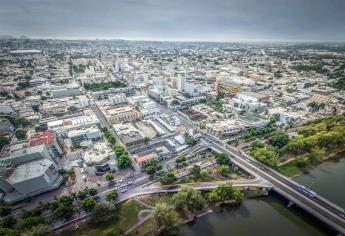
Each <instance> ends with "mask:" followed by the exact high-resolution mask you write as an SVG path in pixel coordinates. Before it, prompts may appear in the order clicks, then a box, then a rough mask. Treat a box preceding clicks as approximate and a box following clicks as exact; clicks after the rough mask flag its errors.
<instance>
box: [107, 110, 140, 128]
mask: <svg viewBox="0 0 345 236" xmlns="http://www.w3.org/2000/svg"><path fill="white" fill-rule="evenodd" d="M102 112H103V114H104V115H105V117H106V118H107V120H108V122H109V123H111V124H119V123H125V122H130V121H135V120H139V119H142V118H143V114H142V113H141V112H139V111H137V110H136V109H134V108H133V107H131V106H121V107H104V108H102Z"/></svg>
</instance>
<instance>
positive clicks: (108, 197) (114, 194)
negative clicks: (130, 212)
mask: <svg viewBox="0 0 345 236" xmlns="http://www.w3.org/2000/svg"><path fill="white" fill-rule="evenodd" d="M117 197H118V193H117V191H116V190H113V191H111V192H110V193H108V194H107V195H106V196H105V199H106V200H107V201H108V202H113V201H115V200H116V199H117Z"/></svg>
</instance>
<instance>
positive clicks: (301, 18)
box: [0, 0, 345, 41]
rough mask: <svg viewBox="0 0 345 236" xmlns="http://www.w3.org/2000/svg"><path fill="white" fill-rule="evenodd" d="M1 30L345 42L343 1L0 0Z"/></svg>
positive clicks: (33, 33)
mask: <svg viewBox="0 0 345 236" xmlns="http://www.w3.org/2000/svg"><path fill="white" fill-rule="evenodd" d="M0 34H2V35H5V34H11V35H14V36H20V35H27V36H31V37H40V38H123V39H155V40H198V41H237V40H315V41H319V40H321V41H324V40H337V41H345V0H0Z"/></svg>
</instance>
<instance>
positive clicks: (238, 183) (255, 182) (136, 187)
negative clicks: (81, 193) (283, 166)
mask: <svg viewBox="0 0 345 236" xmlns="http://www.w3.org/2000/svg"><path fill="white" fill-rule="evenodd" d="M221 183H231V185H232V186H233V187H235V188H246V187H256V188H271V185H270V183H268V182H267V181H265V180H264V179H262V178H256V179H251V180H235V181H214V182H206V183H196V184H181V185H179V184H178V185H168V186H150V187H143V184H142V182H141V181H140V182H134V183H133V185H130V186H128V188H129V190H128V192H126V193H119V197H118V199H117V201H116V202H114V203H113V204H119V203H121V202H124V201H126V200H128V199H131V198H134V197H136V196H140V195H147V194H152V193H169V192H178V191H181V190H182V189H183V188H185V187H193V188H195V189H198V190H211V189H214V188H217V187H218V186H219V184H221ZM109 191H110V190H109ZM104 193H105V192H103V194H102V196H100V201H102V202H104V201H105V194H104ZM91 217H92V213H86V212H81V214H80V215H78V216H76V217H75V218H73V219H70V220H69V221H68V222H63V221H61V222H57V223H55V224H54V225H53V227H52V231H54V232H55V233H60V232H62V231H64V230H66V229H69V228H71V227H73V226H74V225H75V224H77V223H82V222H85V221H87V220H89V219H90V218H91Z"/></svg>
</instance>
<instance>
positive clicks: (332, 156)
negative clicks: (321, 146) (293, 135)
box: [277, 149, 345, 179]
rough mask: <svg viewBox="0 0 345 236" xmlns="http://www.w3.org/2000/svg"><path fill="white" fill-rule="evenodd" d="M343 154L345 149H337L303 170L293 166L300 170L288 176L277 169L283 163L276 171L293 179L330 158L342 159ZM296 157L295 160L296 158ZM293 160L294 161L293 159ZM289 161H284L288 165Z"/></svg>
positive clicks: (330, 159)
mask: <svg viewBox="0 0 345 236" xmlns="http://www.w3.org/2000/svg"><path fill="white" fill-rule="evenodd" d="M343 155H345V149H344V150H341V151H338V152H336V153H332V154H329V155H328V156H326V157H325V158H323V159H322V160H321V161H320V162H319V163H317V164H316V165H313V166H308V167H307V168H305V169H304V170H303V169H301V168H299V167H297V166H295V165H294V167H296V168H298V170H299V171H300V172H299V173H298V174H295V175H292V176H289V175H286V174H284V172H281V171H279V168H280V167H283V166H284V165H282V166H279V167H278V170H277V171H278V172H279V173H281V174H282V175H285V176H286V177H288V178H289V179H293V178H296V177H298V176H301V175H303V174H308V173H309V172H310V171H311V170H313V169H315V168H317V167H319V166H320V165H322V164H323V163H326V162H329V161H332V160H338V159H342V158H345V156H344V157H343ZM297 159H298V158H296V159H295V160H297ZM295 160H294V161H295ZM291 162H292V161H291ZM291 162H289V163H286V164H285V165H289V164H290V163H291Z"/></svg>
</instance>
